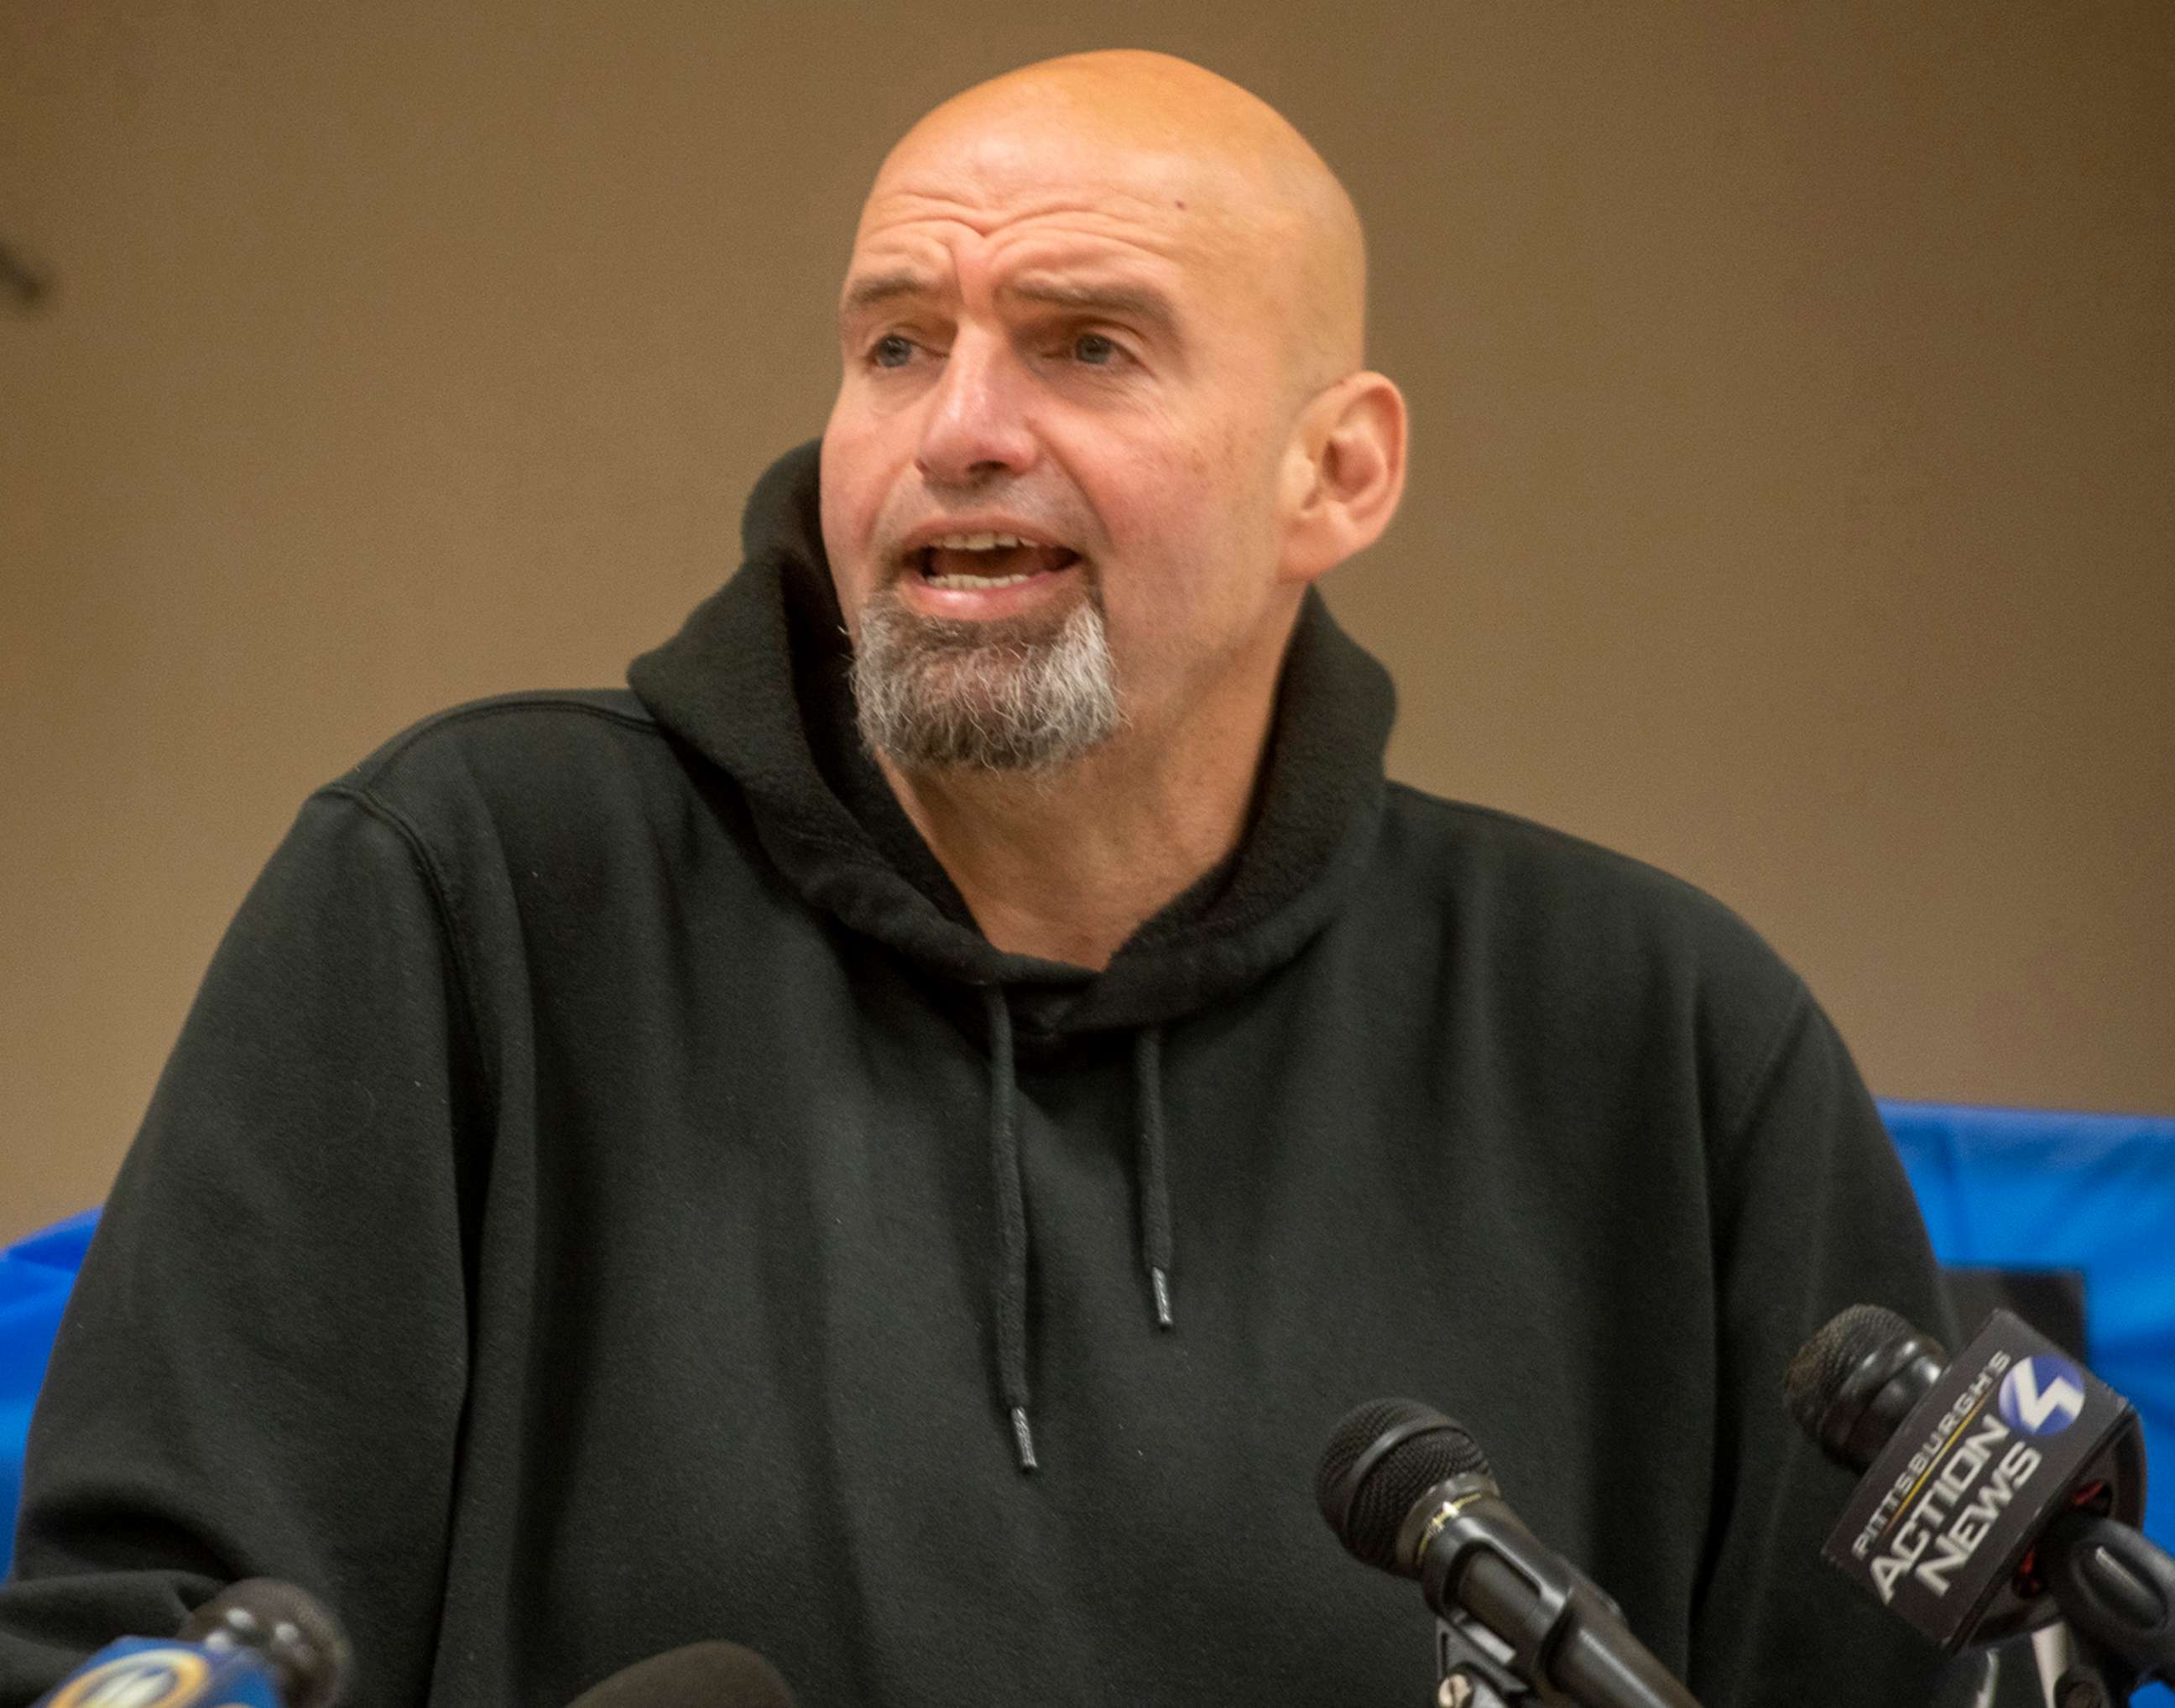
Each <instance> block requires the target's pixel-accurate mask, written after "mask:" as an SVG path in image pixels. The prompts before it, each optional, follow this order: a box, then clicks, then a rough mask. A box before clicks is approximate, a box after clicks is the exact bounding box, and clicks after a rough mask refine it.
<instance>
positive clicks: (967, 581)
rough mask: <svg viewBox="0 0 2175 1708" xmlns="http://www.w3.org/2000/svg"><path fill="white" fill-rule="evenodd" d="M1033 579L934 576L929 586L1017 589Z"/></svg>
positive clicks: (1006, 576)
mask: <svg viewBox="0 0 2175 1708" xmlns="http://www.w3.org/2000/svg"><path fill="white" fill-rule="evenodd" d="M964 549H966V550H972V549H973V548H971V547H968V548H964ZM1033 579H1034V577H1033V576H1031V575H932V576H930V577H929V584H930V586H931V587H942V588H962V589H964V588H985V587H1017V586H1018V585H1019V584H1020V583H1022V582H1023V581H1033Z"/></svg>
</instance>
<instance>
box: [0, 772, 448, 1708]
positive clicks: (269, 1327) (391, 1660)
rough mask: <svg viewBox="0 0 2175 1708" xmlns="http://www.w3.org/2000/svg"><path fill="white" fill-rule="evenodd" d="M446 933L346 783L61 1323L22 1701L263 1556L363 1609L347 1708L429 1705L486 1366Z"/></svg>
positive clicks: (433, 890)
mask: <svg viewBox="0 0 2175 1708" xmlns="http://www.w3.org/2000/svg"><path fill="white" fill-rule="evenodd" d="M460 992H461V984H460V980H459V978H458V970H457V968H456V964H455V961H454V957H453V937H452V935H451V934H450V933H449V931H448V930H447V929H446V922H445V915H444V909H443V907H442V897H441V895H440V893H439V892H438V889H437V886H436V885H435V884H434V883H433V881H432V880H431V876H430V871H429V869H428V867H427V865H426V863H425V862H424V861H423V860H422V859H421V858H420V853H419V849H418V847H417V846H416V845H415V844H414V843H411V840H410V837H409V835H408V833H407V832H405V830H404V828H403V827H402V826H401V825H400V823H399V821H397V820H396V819H393V818H392V817H391V816H388V815H385V814H383V813H382V811H380V810H379V809H377V808H376V807H374V806H372V805H370V804H369V803H368V802H367V801H366V800H364V798H362V797H361V796H359V795H355V794H347V793H344V792H338V791H328V792H326V793H325V794H320V795H318V796H317V797H315V798H314V799H313V800H311V801H310V802H309V803H308V804H307V805H306V806H305V807H304V809H303V811H302V813H301V816H300V818H299V820H298V821H297V822H296V827H295V828H294V830H293V832H291V833H290V836H289V838H288V839H287V841H286V842H285V844H284V845H283V846H282V848H281V849H279V852H278V854H275V855H274V858H273V859H272V861H271V863H270V865H268V868H267V869H266V870H265V871H264V873H263V876H262V877H260V878H259V880H258V882H257V884H256V886H255V887H254V888H253V889H252V892H250V895H249V897H248V898H247V901H246V902H245V903H244V904H243V906H242V908H241V913H240V914H239V915H238V916H237V918H236V920H235V922H234V924H233V925H232V926H231V929H230V930H229V931H228V933H227V935H226V937H225V941H224V942H223V943H222V944H221V946H220V949H219V952H218V954H217V955H216V957H214V961H213V962H212V965H211V968H210V970H209V973H208V974H207V975H206V977H205V980H204V983H203V989H202V990H201V991H200V992H199V994H198V998H197V1000H196V1003H195V1006H194V1007H193V1010H192V1011H191V1013H190V1016H189V1018H188V1021H187V1025H186V1026H185V1028H184V1029H183V1031H182V1037H181V1039H180V1042H179V1043H178V1044H177V1045H176V1048H175V1050H174V1053H173V1055H172V1057H171V1060H169V1062H168V1064H167V1066H166V1070H165V1073H164V1075H163V1076H162V1077H161V1078H160V1083H159V1087H158V1089H157V1092H156V1093H155V1096H154V1097H153V1099H152V1102H151V1106H150V1109H149V1114H147V1116H146V1118H145V1120H144V1126H143V1129H142V1131H141V1132H140V1133H139V1134H138V1137H137V1140H136V1142H135V1145H134V1147H133V1149H132V1150H131V1152H129V1155H128V1158H127V1161H126V1163H124V1164H123V1166H122V1170H121V1173H120V1176H119V1178H118V1179H117V1182H116V1184H115V1185H114V1189H113V1192H112V1196H111V1201H109V1203H108V1205H107V1206H106V1212H105V1215H104V1217H103V1219H102V1220H101V1222H100V1227H99V1230H98V1233H97V1235H96V1238H95V1240H94V1242H93V1244H92V1247H91V1250H90V1252H89V1256H88V1258H87V1260H86V1261H85V1264H84V1269H83V1272H82V1275H81V1277H80V1278H79V1281H78V1283H77V1286H76V1288H75V1291H74V1293H73V1297H72V1299H71V1300H70V1303H69V1305H68V1312H67V1315H66V1316H65V1318H64V1319H63V1321H62V1326H61V1331H60V1335H59V1337H58V1340H57V1342H56V1345H55V1347H54V1351H53V1357H52V1364H51V1367H50V1369H49V1372H48V1375H47V1377H46V1384H45V1387H44V1390H43V1392H42V1394H41V1398H40V1401H39V1404H38V1408H37V1412H36V1414H35V1419H34V1422H33V1424H32V1428H31V1433H30V1447H29V1456H28V1463H27V1467H26V1471H25V1476H24V1501H23V1507H22V1512H21V1516H20V1521H19V1530H18V1541H17V1548H16V1564H15V1575H14V1577H12V1578H11V1579H10V1580H9V1581H8V1583H7V1584H6V1585H5V1586H4V1587H0V1708H14V1705H19V1704H22V1703H26V1702H29V1701H31V1700H35V1698H36V1697H37V1696H38V1695H39V1694H41V1693H42V1692H43V1691H45V1690H46V1689H49V1688H50V1687H51V1686H52V1684H54V1683H55V1682H56V1681H57V1679H59V1678H62V1677H63V1676H64V1675H65V1674H66V1673H68V1672H69V1671H70V1670H71V1669H73V1667H75V1666H77V1665H78V1664H79V1662H81V1661H82V1660H83V1658H84V1656H85V1655H86V1654H87V1653H89V1651H93V1650H95V1649H96V1648H99V1647H100V1646H103V1645H105V1644H106V1643H107V1642H109V1641H111V1640H113V1639H115V1638H117V1637H119V1636H122V1635H150V1636H162V1635H167V1634H169V1633H171V1632H172V1631H173V1630H174V1629H176V1626H177V1625H178V1624H180V1622H181V1620H182V1618H183V1617H184V1615H185V1613H187V1610H188V1609H189V1608H193V1607H194V1606H195V1605H197V1604H198V1603H199V1602H203V1600H205V1599H206V1598H207V1597H209V1596H210V1595H211V1594H213V1593H214V1592H215V1591H217V1590H218V1589H219V1588H220V1587H222V1586H225V1584H227V1583H229V1582H231V1581H236V1580H238V1579H241V1578H244V1577H252V1576H268V1577H274V1578H281V1579H285V1580H287V1581H290V1582H293V1583H296V1584H298V1585H300V1586H302V1587H303V1588H305V1589H306V1590H308V1591H311V1592H312V1593H313V1594H315V1595H317V1597H320V1598H321V1599H322V1600H323V1601H324V1602H326V1603H327V1604H328V1606H330V1607H331V1608H333V1609H334V1612H335V1613H336V1614H337V1615H338V1616H339V1618H340V1619H341V1620H342V1621H343V1623H344V1624H345V1625H346V1626H347V1628H348V1630H349V1634H350V1637H351V1639H352V1640H353V1642H354V1645H355V1652H356V1658H357V1673H356V1677H355V1684H354V1685H353V1687H352V1689H351V1694H350V1698H349V1700H353V1701H360V1702H400V1701H419V1700H422V1699H423V1698H424V1697H425V1696H426V1694H427V1679H428V1673H429V1667H430V1664H431V1651H432V1645H433V1641H434V1636H435V1632H436V1629H437V1607H438V1602H439V1599H440V1596H441V1593H442V1575H443V1562H444V1558H445V1553H446V1528H447V1510H448V1500H449V1494H450V1488H451V1480H452V1473H453V1458H454V1444H455V1432H456V1428H457V1425H458V1420H459V1418H460V1414H461V1407H462V1402H463V1397H464V1391H465V1388H466V1381H467V1358H468V1318H467V1304H466V1290H465V1288H464V1263H463V1242H462V1236H461V1216H460V1209H459V1201H460V1190H459V1187H460V1175H461V1172H462V1164H461V1160H460V1158H459V1154H458V1147H459V1131H460V1129H461V1128H462V1126H463V1125H464V1110H465V1109H466V1107H467V1105H468V1104H469V1101H470V1099H471V1098H472V1096H473V1095H474V1094H475V1093H474V1090H473V1087H472V1086H471V1084H470V1076H469V1073H468V1071H467V1070H466V1067H465V1066H464V1064H466V1063H468V1062H470V1061H472V1060H473V1059H474V1050H473V1049H472V1047H471V1044H470V1040H469V1033H468V1020H467V1017H466V1011H465V1008H464V1002H463V1000H462V997H461V994H460Z"/></svg>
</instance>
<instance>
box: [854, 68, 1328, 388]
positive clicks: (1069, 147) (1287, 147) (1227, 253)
mask: <svg viewBox="0 0 2175 1708" xmlns="http://www.w3.org/2000/svg"><path fill="white" fill-rule="evenodd" d="M1022 192H1026V193H1028V194H1035V193H1039V194H1041V195H1042V196H1044V197H1045V198H1050V199H1052V200H1058V199H1061V198H1064V197H1065V196H1066V194H1067V193H1068V192H1069V193H1073V194H1077V195H1079V196H1081V197H1082V198H1093V197H1097V196H1101V197H1104V198H1111V199H1110V201H1109V203H1106V205H1107V206H1109V207H1111V208H1112V209H1113V210H1114V211H1117V212H1120V214H1122V212H1123V210H1124V209H1125V206H1126V205H1127V204H1128V203H1131V202H1134V201H1140V202H1146V203H1160V204H1161V205H1160V207H1158V208H1157V209H1155V211H1156V212H1157V213H1158V214H1162V215H1163V216H1164V218H1163V220H1162V221H1160V222H1159V223H1160V224H1162V225H1163V226H1164V227H1165V228H1166V229H1167V231H1168V234H1169V237H1170V238H1171V240H1172V241H1180V242H1183V241H1186V240H1187V239H1189V238H1190V239H1191V240H1192V241H1194V242H1195V243H1196V245H1197V246H1198V247H1199V249H1200V251H1201V258H1202V259H1204V260H1205V261H1207V263H1208V264H1209V266H1210V267H1211V268H1213V269H1216V270H1217V271H1218V273H1219V274H1220V275H1221V277H1222V279H1223V282H1224V283H1225V284H1226V285H1228V286H1229V288H1230V290H1232V292H1233V293H1234V296H1236V297H1238V298H1240V299H1242V300H1243V301H1244V302H1245V307H1248V308H1251V309H1253V310H1255V311H1256V312H1266V313H1267V314H1269V315H1272V316H1273V317H1275V320H1276V322H1277V323H1278V324H1279V325H1280V326H1281V328H1283V332H1284V333H1285V335H1286V338H1287V340H1288V353H1289V355H1290V359H1291V370H1290V373H1291V379H1292V381H1293V382H1294V387H1295V389H1296V392H1297V394H1298V396H1299V397H1301V398H1303V397H1304V396H1307V395H1310V394H1311V393H1313V392H1315V391H1317V390H1319V389H1320V388H1321V387H1323V386H1325V385H1327V384H1329V383H1331V382H1332V381H1335V380H1337V379H1340V378H1342V377H1344V376H1345V375H1346V374H1348V373H1351V372H1353V371H1354V370H1356V369H1358V368H1359V367H1360V366H1363V364H1364V361H1365V343H1366V333H1365V328H1366V294H1367V282H1366V281H1367V271H1366V250H1365V241H1364V236H1363V233H1362V231H1361V228H1360V224H1359V213H1358V211H1357V210H1356V209H1354V208H1353V204H1352V198H1351V197H1350V196H1349V195H1348V194H1347V193H1346V192H1345V189H1344V187H1343V185H1342V184H1341V183H1339V182H1337V176H1336V174H1335V173H1333V172H1332V171H1330V169H1329V167H1328V165H1327V164H1326V162H1325V161H1324V160H1322V158H1321V155H1319V154H1317V153H1316V152H1315V149H1314V148H1313V146H1312V145H1311V144H1310V143H1309V142H1308V141H1307V140H1306V138H1304V137H1303V136H1301V135H1300V134H1299V131H1298V130H1297V129H1296V128H1295V127H1294V126H1293V125H1292V123H1291V122H1290V121H1288V119H1286V118H1285V117H1283V114H1281V113H1279V112H1278V111H1277V110H1276V109H1275V108H1274V107H1272V106H1269V104H1268V103H1267V102H1266V101H1264V100H1261V98H1260V97H1259V96H1257V95H1253V94H1251V93H1250V92H1249V91H1247V90H1245V89H1241V88H1240V87H1239V85H1238V84H1234V83H1233V82H1231V81H1230V80H1229V79H1226V78H1222V77H1218V75H1217V74H1216V73H1213V72H1212V71H1207V70H1205V69H1203V68H1201V67H1200V66H1197V65H1195V64H1193V63H1191V62H1190V61H1187V60H1183V59H1179V58H1175V57H1172V56H1171V55H1169V54H1163V53H1149V52H1139V51H1134V50H1117V51H1111V52H1096V53H1079V54H1071V55H1068V56H1066V57H1063V58H1060V59H1050V60H1044V61H1043V62H1039V63H1038V64H1034V65H1029V66H1024V67H1022V68H1020V69H1018V70H1017V71H1012V72H1007V73H1005V74H1004V75H1003V76H1001V77H997V78H994V79H990V81H989V82H986V83H983V84H976V85H975V86H974V88H972V89H968V90H966V91H965V92H964V93H963V94H960V95H955V96H953V97H952V99H951V100H947V101H946V102H944V103H943V104H942V105H941V106H938V107H937V108H936V109H935V110H934V111H931V112H930V114H929V115H928V116H927V117H925V118H923V119H922V120H921V122H919V123H918V124H916V125H915V126H914V127H913V128H912V129H911V130H909V132H908V133H906V135H905V136H904V137H903V138H901V139H900V140H899V142H898V144H897V146H896V147H894V148H893V149H892V151H891V153H890V155H888V156H887V158H886V160H885V161H884V163H883V165H882V167H881V170H880V171H878V173H877V175H876V183H875V185H874V187H872V188H871V191H870V192H869V198H868V201H867V203H866V204H865V206H864V209H863V211H862V218H861V227H860V230H861V236H863V237H864V238H865V237H866V236H868V235H869V233H870V231H871V227H872V225H873V226H881V225H882V224H883V222H884V221H885V220H886V219H887V217H888V216H892V215H894V214H897V213H898V211H899V210H900V209H902V208H903V207H906V208H911V207H915V206H925V205H927V204H928V203H930V202H931V201H940V202H956V203H958V204H959V205H960V206H961V208H962V209H963V210H971V209H997V208H1000V207H1002V206H1004V205H1005V204H1006V203H1008V202H1012V201H1014V200H1015V199H1016V198H1017V197H1018V196H1019V195H1020V194H1021V193H1022ZM970 217H971V214H970ZM1234 306H1237V305H1235V304H1234Z"/></svg>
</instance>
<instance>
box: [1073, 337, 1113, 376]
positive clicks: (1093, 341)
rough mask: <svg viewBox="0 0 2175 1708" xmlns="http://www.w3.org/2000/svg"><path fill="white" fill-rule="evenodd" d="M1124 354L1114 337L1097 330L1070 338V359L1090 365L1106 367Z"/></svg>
mask: <svg viewBox="0 0 2175 1708" xmlns="http://www.w3.org/2000/svg"><path fill="white" fill-rule="evenodd" d="M1124 354H1125V352H1124V351H1123V350H1120V349H1119V348H1118V346H1117V344H1116V342H1115V340H1114V339H1108V338H1105V337H1104V335H1103V334H1102V333H1099V332H1083V333H1081V334H1080V336H1079V337H1077V338H1076V339H1073V340H1072V359H1073V360H1074V361H1079V362H1085V363H1086V364H1087V365H1088V366H1090V367H1108V366H1109V365H1110V364H1111V363H1112V362H1114V361H1117V359H1118V358H1119V357H1120V356H1121V355H1124Z"/></svg>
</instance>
